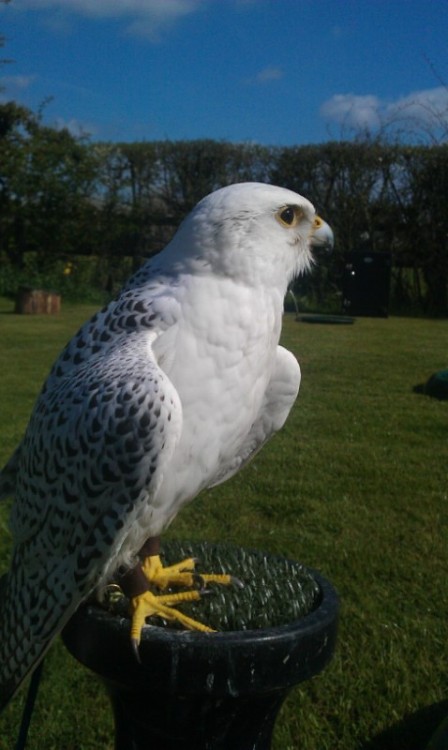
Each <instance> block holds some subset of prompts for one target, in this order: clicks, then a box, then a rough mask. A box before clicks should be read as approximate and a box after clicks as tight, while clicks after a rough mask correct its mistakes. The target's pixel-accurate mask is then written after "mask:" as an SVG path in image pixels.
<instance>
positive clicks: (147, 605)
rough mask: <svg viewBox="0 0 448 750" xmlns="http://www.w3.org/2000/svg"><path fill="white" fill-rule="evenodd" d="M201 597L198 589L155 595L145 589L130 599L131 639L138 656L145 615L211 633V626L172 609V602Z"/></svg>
mask: <svg viewBox="0 0 448 750" xmlns="http://www.w3.org/2000/svg"><path fill="white" fill-rule="evenodd" d="M200 598H201V594H200V593H199V591H183V592H182V593H180V594H165V595H162V596H156V595H155V594H153V593H151V591H145V592H144V593H143V594H139V595H138V596H135V597H134V598H133V599H131V613H132V624H131V641H132V646H133V649H134V651H135V653H136V654H137V657H138V646H139V643H140V639H141V632H142V628H143V627H144V625H145V621H146V618H147V617H154V615H158V616H159V617H163V619H165V620H171V621H172V620H174V621H177V622H180V623H181V625H183V626H184V628H187V630H199V631H201V632H202V633H213V632H214V631H213V630H212V628H209V627H207V625H203V624H202V622H198V621H197V620H193V619H192V618H191V617H188V616H187V615H184V614H183V613H182V612H179V610H177V609H174V607H173V605H174V604H179V603H181V602H194V601H198V599H200Z"/></svg>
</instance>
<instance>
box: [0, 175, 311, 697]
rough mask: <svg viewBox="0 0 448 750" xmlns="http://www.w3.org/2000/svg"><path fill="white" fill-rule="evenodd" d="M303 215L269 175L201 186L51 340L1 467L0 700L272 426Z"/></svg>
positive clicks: (303, 259) (294, 385)
mask: <svg viewBox="0 0 448 750" xmlns="http://www.w3.org/2000/svg"><path fill="white" fill-rule="evenodd" d="M288 206H294V207H298V209H297V211H296V213H297V216H296V219H297V222H296V223H295V224H294V226H288V225H287V224H285V223H284V222H282V221H281V220H280V218H279V212H281V211H282V210H283V209H284V208H285V207H288ZM314 217H315V214H314V209H313V207H312V205H311V204H310V203H309V202H308V201H306V199H304V198H302V197H301V196H298V195H296V194H295V193H292V192H290V191H287V190H283V189H282V188H275V187H272V186H268V185H261V184H256V183H245V184H241V185H234V186H230V187H228V188H224V189H222V190H220V191H217V192H216V193H213V194H212V195H211V196H208V197H207V198H205V199H204V200H203V201H201V202H200V203H199V204H198V206H197V207H196V208H195V209H194V211H193V212H192V213H191V214H190V216H189V217H188V218H187V219H186V220H185V221H184V222H183V224H182V225H181V227H180V228H179V230H178V232H177V234H176V235H175V237H174V238H173V240H172V241H171V243H170V244H169V245H168V246H167V248H166V249H165V250H164V251H163V252H162V253H160V254H159V255H158V256H156V257H155V258H153V259H151V260H150V261H148V263H146V264H145V265H144V266H143V267H142V269H140V271H138V272H137V273H136V274H135V275H134V276H133V277H132V278H131V280H130V281H129V282H128V284H127V285H126V286H125V288H124V289H123V291H122V292H121V293H120V295H119V296H118V297H117V299H115V300H114V301H113V302H111V303H110V304H109V305H108V306H107V307H106V308H105V309H104V310H102V311H101V312H99V313H98V314H97V315H95V316H94V317H93V318H92V319H91V320H90V321H88V322H87V323H86V324H85V325H84V326H83V327H82V328H81V330H80V331H79V332H78V333H77V334H76V335H75V336H74V337H73V339H72V340H71V341H70V342H69V343H68V345H67V346H66V348H65V349H64V351H63V352H62V353H61V355H60V357H59V358H58V360H57V361H56V363H55V365H54V366H53V368H52V370H51V372H50V374H49V376H48V379H47V381H46V383H45V385H44V387H43V389H42V392H41V394H40V396H39V398H38V400H37V403H36V406H35V408H34V411H33V414H32V416H31V419H30V423H29V425H28V428H27V431H26V434H25V437H24V439H23V441H22V443H21V444H20V446H19V447H18V449H17V451H16V453H15V454H14V455H13V457H12V459H11V460H10V462H9V463H8V464H7V465H6V467H5V468H4V470H3V472H2V473H1V474H0V494H3V495H7V494H10V493H11V494H14V496H15V505H14V507H13V511H12V515H11V529H12V532H13V537H14V550H13V559H12V563H11V567H10V570H9V572H8V574H7V577H6V578H5V579H4V581H3V587H2V592H1V610H0V705H1V704H4V703H6V702H7V700H8V699H9V697H10V696H11V695H12V694H13V693H14V692H15V690H16V688H17V686H18V685H19V684H20V682H21V681H22V680H23V678H24V677H25V676H26V674H27V673H29V672H30V671H31V670H32V669H33V668H34V667H35V666H36V664H37V663H38V661H39V659H40V658H41V657H42V655H43V654H44V653H45V651H46V649H47V648H48V646H49V645H50V643H51V641H52V639H53V638H54V636H55V635H56V634H57V633H58V632H59V631H60V630H61V628H62V627H63V625H64V624H65V622H66V621H67V620H68V618H69V617H70V616H71V614H72V613H73V612H74V611H75V609H76V608H77V607H78V606H79V604H80V602H81V601H82V600H84V599H85V598H86V597H87V596H88V595H90V594H91V593H92V592H93V591H94V590H95V589H96V588H98V587H99V586H100V585H101V584H102V583H104V582H106V581H107V580H108V579H109V578H110V577H111V576H112V575H113V574H114V572H116V570H117V569H118V568H122V567H123V566H130V565H131V564H132V562H133V560H134V559H135V556H136V554H137V553H138V551H139V549H140V548H141V546H142V545H143V543H144V542H145V540H146V539H147V538H148V537H151V536H155V535H158V534H160V533H161V532H162V531H163V530H164V529H165V528H166V527H167V525H168V524H169V523H170V522H171V520H172V519H173V518H174V516H175V515H176V514H177V512H178V511H179V509H180V508H181V507H182V505H183V504H184V503H185V502H187V501H189V500H191V499H192V498H194V497H195V496H196V495H197V494H198V492H200V491H201V490H202V489H204V488H205V487H210V486H213V485H214V484H217V483H219V482H221V481H223V480H224V479H226V478H227V477H230V476H231V475H232V474H234V473H235V472H236V471H238V469H239V468H241V466H243V465H244V464H245V463H246V462H247V461H248V460H249V459H250V458H251V457H252V456H253V454H254V453H255V452H256V451H257V450H258V449H259V448H260V447H261V446H262V445H263V444H264V442H265V441H266V440H267V439H268V438H269V437H270V436H271V435H272V434H273V433H274V432H275V431H276V430H278V429H279V428H280V427H281V426H282V425H283V423H284V421H285V419H286V417H287V415H288V413H289V410H290V408H291V406H292V404H293V402H294V400H295V398H296V395H297V392H298V388H299V384H300V368H299V366H298V364H297V362H296V360H295V358H294V357H293V355H292V354H290V353H289V352H287V351H286V350H285V349H283V348H281V347H279V346H278V340H279V336H280V329H281V316H282V305H283V298H284V294H285V291H286V287H287V284H288V282H289V281H290V280H291V278H292V277H293V276H295V275H296V274H297V273H299V272H300V271H302V270H304V269H306V268H307V266H308V265H309V262H310V251H309V245H310V243H311V242H312V233H313V221H314Z"/></svg>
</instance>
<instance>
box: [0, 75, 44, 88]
mask: <svg viewBox="0 0 448 750" xmlns="http://www.w3.org/2000/svg"><path fill="white" fill-rule="evenodd" d="M35 80H36V76H35V75H30V76H24V75H15V76H0V86H2V87H3V86H4V87H5V88H7V89H14V90H15V91H17V90H19V89H20V90H21V91H23V90H24V89H28V88H29V87H30V86H32V84H33V83H34V81H35Z"/></svg>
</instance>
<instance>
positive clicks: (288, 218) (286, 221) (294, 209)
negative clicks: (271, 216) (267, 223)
mask: <svg viewBox="0 0 448 750" xmlns="http://www.w3.org/2000/svg"><path fill="white" fill-rule="evenodd" d="M301 215H302V212H301V210H300V208H299V207H298V206H285V208H281V209H280V211H279V212H278V213H277V219H278V220H279V222H280V224H283V226H285V227H295V226H296V224H297V223H298V222H299V220H300V217H301Z"/></svg>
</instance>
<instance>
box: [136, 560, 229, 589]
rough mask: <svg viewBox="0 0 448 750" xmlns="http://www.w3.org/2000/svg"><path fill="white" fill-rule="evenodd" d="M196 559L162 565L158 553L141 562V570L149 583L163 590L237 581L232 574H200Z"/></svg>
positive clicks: (225, 584) (202, 586)
mask: <svg viewBox="0 0 448 750" xmlns="http://www.w3.org/2000/svg"><path fill="white" fill-rule="evenodd" d="M195 565H196V560H195V559H194V558H193V557H189V558H187V559H186V560H182V562H180V563H176V564H175V565H168V566H167V567H166V568H164V567H163V565H162V563H161V560H160V557H159V555H151V556H150V557H147V558H145V560H144V561H143V563H142V570H143V572H144V574H145V576H146V578H147V579H148V581H149V583H151V584H153V585H154V586H157V588H158V589H160V590H161V591H164V590H165V589H167V588H169V587H171V586H176V587H177V586H185V587H186V588H191V587H196V588H204V587H205V586H206V585H207V583H220V584H222V585H224V586H229V585H230V584H231V583H237V584H238V583H239V582H238V581H237V580H236V579H235V578H234V577H233V576H230V575H226V574H217V575H214V574H205V575H204V574H202V573H200V574H199V573H196V572H195Z"/></svg>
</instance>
